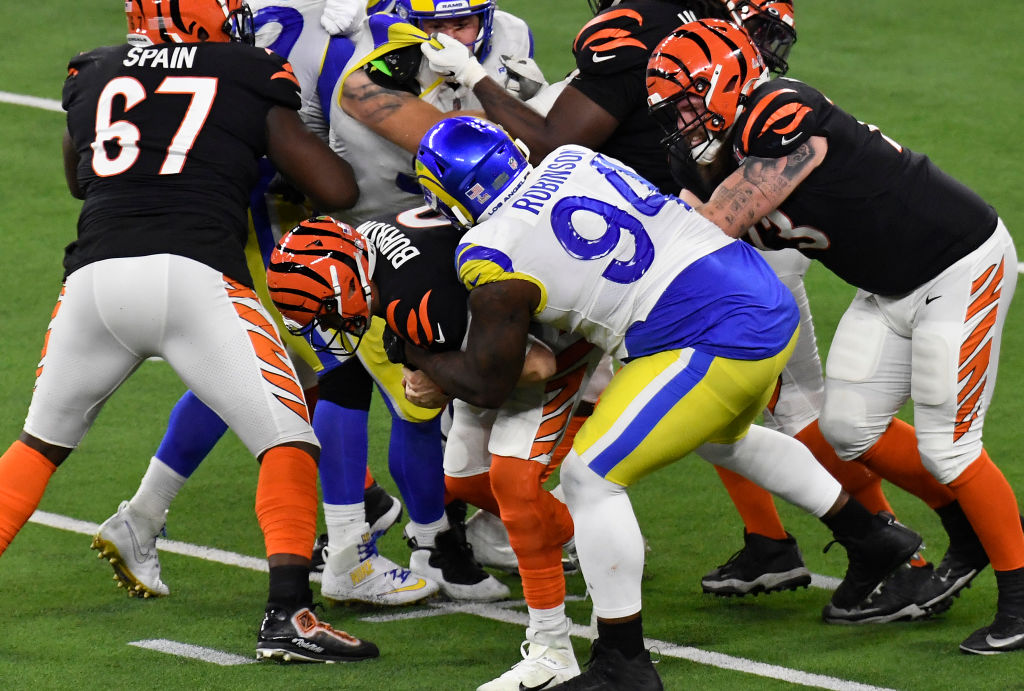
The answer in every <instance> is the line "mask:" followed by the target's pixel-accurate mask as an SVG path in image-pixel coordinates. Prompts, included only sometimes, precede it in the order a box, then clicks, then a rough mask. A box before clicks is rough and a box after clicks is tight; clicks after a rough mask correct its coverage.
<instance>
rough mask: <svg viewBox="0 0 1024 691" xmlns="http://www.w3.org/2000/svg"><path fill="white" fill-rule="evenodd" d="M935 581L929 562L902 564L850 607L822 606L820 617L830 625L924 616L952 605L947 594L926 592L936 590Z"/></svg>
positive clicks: (936, 578)
mask: <svg viewBox="0 0 1024 691" xmlns="http://www.w3.org/2000/svg"><path fill="white" fill-rule="evenodd" d="M938 581H939V577H938V575H937V574H936V572H935V568H934V567H933V566H932V565H931V564H925V565H924V566H913V565H912V564H902V565H901V566H900V567H899V568H898V569H896V571H894V572H893V573H892V574H891V575H890V576H889V577H888V578H886V579H885V580H884V581H883V582H882V584H881V585H880V586H878V587H877V588H875V590H874V591H872V593H871V594H870V595H868V596H867V597H866V598H864V599H863V600H862V601H860V602H859V603H857V604H855V605H854V606H852V607H849V608H847V609H841V608H839V607H836V606H834V605H832V604H828V605H826V606H825V609H824V611H823V612H822V618H823V619H824V620H825V621H827V622H829V623H831V624H883V623H886V622H891V621H913V620H915V619H924V618H925V617H929V616H931V615H932V614H939V613H940V612H945V611H946V610H947V609H949V608H950V606H951V605H952V604H953V602H952V596H951V595H949V594H947V595H946V596H944V597H940V598H935V597H932V596H931V595H930V593H934V592H935V591H936V588H937V587H938V586H937V585H936V584H937V583H938Z"/></svg>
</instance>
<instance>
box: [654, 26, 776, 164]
mask: <svg viewBox="0 0 1024 691" xmlns="http://www.w3.org/2000/svg"><path fill="white" fill-rule="evenodd" d="M768 76H769V73H768V70H767V68H766V66H765V63H764V59H763V58H762V56H761V53H760V52H759V51H758V50H757V48H756V47H754V44H753V43H752V42H751V39H750V37H749V36H748V35H747V33H746V32H745V31H744V30H743V29H740V28H739V27H737V26H735V25H733V24H730V23H729V22H726V21H723V20H720V19H702V20H698V21H695V22H690V23H688V24H684V25H683V26H681V27H679V28H678V29H676V30H675V31H673V32H672V33H671V34H669V35H668V36H667V37H665V39H663V40H662V42H661V43H659V44H658V46H657V47H656V48H655V49H654V52H653V54H652V55H651V59H650V61H649V62H648V64H647V93H648V97H647V104H648V106H649V107H650V109H651V116H652V117H653V118H654V119H655V120H657V121H658V122H659V124H661V126H662V128H663V129H664V130H665V132H666V135H667V136H666V137H665V139H663V140H662V143H663V144H664V145H666V146H667V147H668V148H669V150H670V151H673V152H675V151H676V150H677V149H678V148H679V145H680V144H681V143H682V142H683V140H684V138H683V135H684V132H685V133H687V134H689V133H693V132H694V131H695V130H697V128H703V130H704V134H705V137H704V139H703V140H701V142H700V143H699V144H696V145H695V146H692V147H687V148H689V149H690V155H691V156H692V157H693V158H694V159H695V160H697V161H698V162H700V163H709V162H710V158H711V157H713V155H714V153H715V152H716V151H717V149H718V148H719V147H720V146H721V142H722V140H723V139H724V137H725V135H726V134H727V133H728V131H729V128H731V127H732V126H733V124H734V123H735V122H736V118H737V117H738V116H739V114H740V112H742V110H743V107H744V105H745V103H746V99H747V97H748V96H749V95H750V93H751V92H752V91H753V90H754V88H755V87H756V86H757V85H758V84H760V83H762V82H763V81H766V80H767V79H768ZM684 99H685V100H686V101H687V102H689V103H693V102H695V101H696V102H698V103H699V102H703V104H704V109H703V112H698V114H697V116H696V118H694V119H693V120H691V121H688V122H685V123H683V128H682V129H680V127H679V124H680V123H679V110H678V107H679V104H680V103H681V102H682V101H684Z"/></svg>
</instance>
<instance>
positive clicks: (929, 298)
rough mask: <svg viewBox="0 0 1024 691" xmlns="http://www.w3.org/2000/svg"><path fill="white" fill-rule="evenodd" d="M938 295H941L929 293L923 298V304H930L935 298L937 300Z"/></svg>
mask: <svg viewBox="0 0 1024 691" xmlns="http://www.w3.org/2000/svg"><path fill="white" fill-rule="evenodd" d="M940 297H942V296H941V295H929V296H928V297H926V298H925V299H924V304H926V305H930V304H932V302H934V301H935V300H938V299H939V298H940Z"/></svg>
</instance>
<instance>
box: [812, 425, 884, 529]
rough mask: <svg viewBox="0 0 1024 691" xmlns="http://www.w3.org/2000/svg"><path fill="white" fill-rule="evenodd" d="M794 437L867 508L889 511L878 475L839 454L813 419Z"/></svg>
mask: <svg viewBox="0 0 1024 691" xmlns="http://www.w3.org/2000/svg"><path fill="white" fill-rule="evenodd" d="M794 438H795V439H796V440H797V441H799V442H800V443H802V444H803V445H804V446H806V447H807V448H808V449H810V451H811V453H812V454H814V457H815V458H816V459H818V463H820V464H821V465H822V467H823V468H824V469H825V470H827V471H828V472H829V474H830V475H831V476H832V477H834V478H835V479H836V480H838V481H839V484H841V485H842V486H843V489H845V490H846V491H847V492H849V493H850V494H851V495H852V496H853V497H854V498H855V499H856V500H857V501H859V502H860V503H861V504H863V505H864V507H865V508H866V509H867V510H868V511H870V512H871V513H878V512H879V511H888V512H889V513H893V510H892V507H891V506H890V505H889V501H888V500H887V499H886V498H885V494H883V493H882V478H880V477H878V475H876V474H875V473H873V472H871V471H870V470H868V469H867V468H866V467H865V466H864V465H863V464H862V463H858V462H856V461H844V460H843V459H841V458H839V456H837V455H836V450H835V449H833V448H832V445H831V444H829V443H828V442H827V441H826V440H825V437H824V436H823V435H822V434H821V428H819V427H818V421H817V420H815V421H814V422H812V423H811V424H809V425H807V426H806V427H804V428H803V429H802V430H800V431H799V432H797V433H796V434H795V435H794Z"/></svg>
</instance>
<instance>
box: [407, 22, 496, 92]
mask: <svg viewBox="0 0 1024 691" xmlns="http://www.w3.org/2000/svg"><path fill="white" fill-rule="evenodd" d="M420 50H422V51H423V55H424V57H426V58H427V62H428V63H429V65H430V69H432V70H434V71H435V72H437V73H438V74H440V75H442V76H445V77H451V78H453V79H454V80H455V81H457V82H458V83H459V84H461V85H462V86H464V87H466V88H467V89H472V88H473V87H474V86H476V83H477V82H479V81H480V80H481V79H483V78H484V77H486V76H487V70H485V69H484V68H483V65H481V64H480V62H479V61H478V60H477V59H476V56H475V55H473V53H472V51H470V50H469V48H467V47H466V46H464V45H463V44H462V43H460V42H459V41H457V40H455V39H454V38H452V37H451V36H446V35H445V34H434V35H433V36H432V37H431V40H430V41H427V42H426V43H421V44H420Z"/></svg>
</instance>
